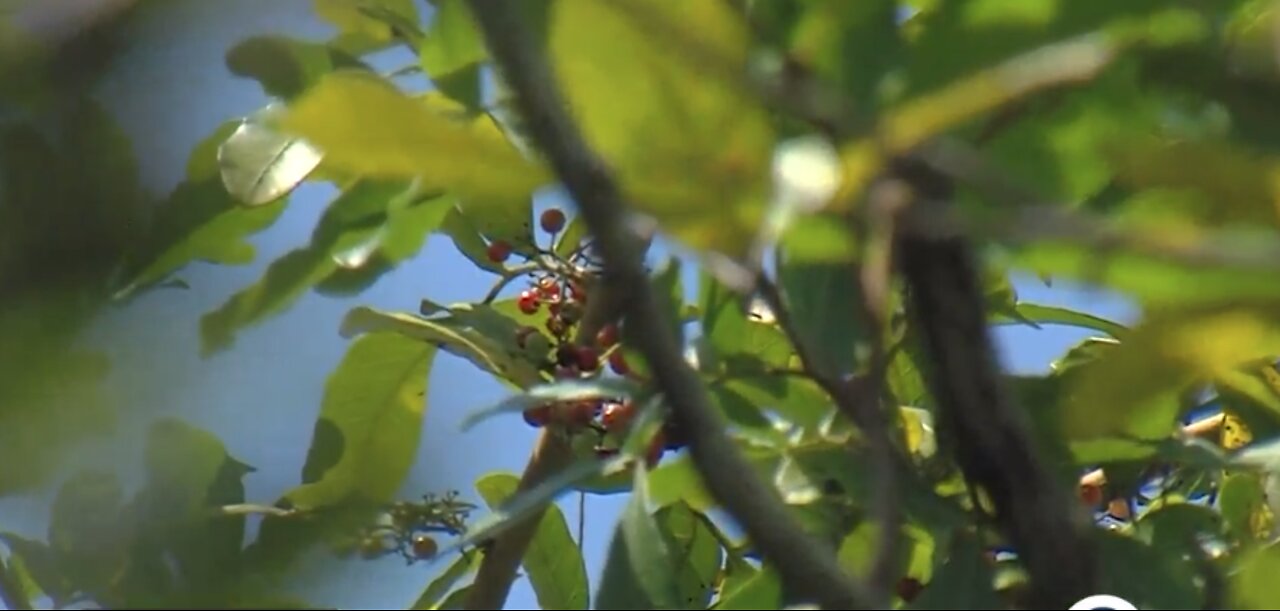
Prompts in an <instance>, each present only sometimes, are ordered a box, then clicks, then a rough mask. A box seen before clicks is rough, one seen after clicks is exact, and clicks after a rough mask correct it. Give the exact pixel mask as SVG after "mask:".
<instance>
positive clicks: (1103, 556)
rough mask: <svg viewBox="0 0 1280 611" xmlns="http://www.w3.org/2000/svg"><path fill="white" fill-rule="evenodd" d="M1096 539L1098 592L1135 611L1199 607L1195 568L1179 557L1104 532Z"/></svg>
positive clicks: (1129, 538)
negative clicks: (1126, 602) (1117, 599)
mask: <svg viewBox="0 0 1280 611" xmlns="http://www.w3.org/2000/svg"><path fill="white" fill-rule="evenodd" d="M1098 538H1099V541H1098V546H1097V550H1098V554H1097V558H1098V560H1099V562H1100V564H1101V566H1100V567H1099V569H1098V575H1099V580H1098V590H1099V591H1100V592H1106V593H1108V594H1110V595H1112V596H1119V597H1120V598H1123V599H1125V600H1127V601H1129V602H1130V603H1133V605H1134V606H1136V607H1138V608H1139V609H1183V608H1187V607H1193V606H1197V605H1199V604H1200V603H1201V600H1200V593H1199V591H1198V589H1197V588H1196V586H1195V581H1196V571H1195V568H1194V566H1193V565H1192V564H1191V563H1190V562H1189V561H1188V560H1186V559H1184V557H1183V556H1182V555H1181V554H1170V553H1167V550H1164V549H1162V548H1155V547H1152V546H1149V545H1146V544H1143V543H1142V542H1140V541H1138V540H1137V539H1134V538H1133V537H1127V536H1123V535H1119V534H1114V533H1110V532H1106V531H1102V532H1099V533H1098Z"/></svg>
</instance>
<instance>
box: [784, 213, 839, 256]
mask: <svg viewBox="0 0 1280 611" xmlns="http://www.w3.org/2000/svg"><path fill="white" fill-rule="evenodd" d="M778 248H779V250H780V251H781V252H783V253H785V255H786V259H787V261H788V262H789V263H791V264H792V265H803V264H806V263H843V262H847V261H853V260H854V259H855V258H857V255H858V245H857V240H856V239H855V237H854V236H853V235H852V232H851V231H850V230H849V227H848V224H847V223H845V222H843V221H841V220H840V219H839V218H838V217H835V216H828V215H800V216H797V217H796V218H795V219H793V220H792V222H791V224H790V225H788V226H787V227H786V229H784V230H783V232H782V235H781V236H780V237H779V244H778Z"/></svg>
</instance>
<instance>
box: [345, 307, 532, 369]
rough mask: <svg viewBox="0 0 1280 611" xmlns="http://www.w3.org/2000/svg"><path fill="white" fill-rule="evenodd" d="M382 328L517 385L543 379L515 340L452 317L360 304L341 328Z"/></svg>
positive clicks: (350, 331) (348, 333)
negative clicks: (430, 315) (495, 334)
mask: <svg viewBox="0 0 1280 611" xmlns="http://www.w3.org/2000/svg"><path fill="white" fill-rule="evenodd" d="M379 331H392V332H395V333H397V334H399V335H402V336H404V337H406V338H410V339H413V340H416V341H419V342H425V343H427V345H430V346H435V347H438V348H440V349H443V350H445V351H446V352H449V353H450V354H453V355H455V356H458V357H461V358H464V359H466V360H468V361H470V362H471V363H472V364H474V365H476V366H477V367H479V368H481V369H482V370H484V371H487V372H489V373H492V374H494V375H496V376H498V378H500V379H501V380H503V381H505V382H506V383H507V384H508V385H511V386H514V387H516V388H520V389H527V388H530V387H532V386H534V385H536V384H540V383H542V382H543V378H542V374H541V372H539V371H538V369H537V368H536V367H534V366H533V365H532V364H531V363H530V362H529V361H528V360H527V359H526V358H525V356H524V354H523V353H522V352H520V351H519V350H518V348H517V347H516V345H515V342H510V343H506V342H505V341H500V340H498V339H495V338H494V337H492V336H491V335H489V334H487V333H485V332H483V331H479V330H476V329H473V328H470V327H468V326H467V325H465V324H460V323H459V322H458V321H456V320H451V319H449V318H444V319H431V320H429V319H425V318H421V317H418V316H414V315H412V314H404V313H394V312H382V311H379V310H375V309H373V308H369V307H364V306H361V307H357V308H354V309H352V310H351V311H350V312H348V313H347V315H346V317H345V318H343V321H342V328H341V330H340V332H341V334H342V335H343V336H344V337H352V336H354V335H356V334H359V333H372V332H379ZM507 337H514V333H513V334H508V335H505V336H503V340H505V339H506V338H507Z"/></svg>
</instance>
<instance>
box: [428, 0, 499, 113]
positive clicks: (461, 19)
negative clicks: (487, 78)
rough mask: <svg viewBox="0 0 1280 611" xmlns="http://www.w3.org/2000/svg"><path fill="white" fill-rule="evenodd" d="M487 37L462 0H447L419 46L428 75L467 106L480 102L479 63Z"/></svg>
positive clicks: (484, 53)
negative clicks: (479, 30)
mask: <svg viewBox="0 0 1280 611" xmlns="http://www.w3.org/2000/svg"><path fill="white" fill-rule="evenodd" d="M487 57H488V51H487V50H486V49H485V46H484V39H483V38H481V36H480V33H479V32H478V31H477V30H476V27H475V23H474V22H473V21H472V18H471V13H470V10H469V9H468V8H467V6H466V3H465V2H463V1H462V0H445V1H444V2H441V3H440V6H439V7H437V8H436V12H435V15H434V16H433V17H432V19H431V26H430V28H429V29H428V30H427V32H426V35H425V36H424V37H423V39H422V44H421V45H419V47H418V59H419V61H421V63H422V68H423V69H424V70H426V71H427V76H429V77H431V81H432V82H433V83H435V85H436V87H437V88H439V89H440V91H442V92H443V93H444V94H445V95H447V96H449V97H450V98H453V99H455V100H457V101H459V102H462V103H463V104H466V105H467V106H468V107H472V108H474V107H477V106H479V105H480V75H479V64H480V63H481V62H482V61H484V60H485V59H487Z"/></svg>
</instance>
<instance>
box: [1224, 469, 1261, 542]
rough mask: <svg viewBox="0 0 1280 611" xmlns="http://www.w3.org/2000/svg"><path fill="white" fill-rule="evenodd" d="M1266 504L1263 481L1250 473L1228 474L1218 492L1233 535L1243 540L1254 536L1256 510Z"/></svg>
mask: <svg viewBox="0 0 1280 611" xmlns="http://www.w3.org/2000/svg"><path fill="white" fill-rule="evenodd" d="M1263 505H1264V499H1263V496H1262V483H1261V482H1260V481H1259V480H1258V478H1257V476H1255V475H1253V474H1249V473H1235V474H1232V475H1229V476H1227V478H1226V479H1225V480H1224V481H1223V482H1222V489H1221V490H1220V491H1219V492H1218V508H1219V509H1220V511H1221V512H1222V519H1223V520H1224V521H1225V522H1226V523H1227V528H1228V529H1230V532H1231V534H1232V535H1233V536H1235V537H1236V538H1238V539H1241V540H1248V539H1251V538H1253V527H1252V522H1251V521H1252V518H1253V514H1254V512H1256V511H1258V510H1259V509H1260V508H1261V507H1262V506H1263Z"/></svg>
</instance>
